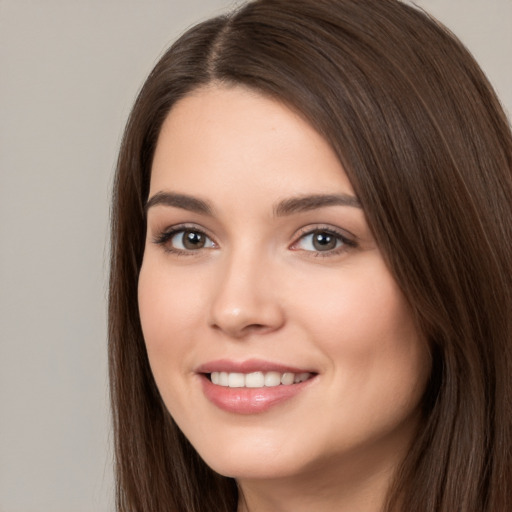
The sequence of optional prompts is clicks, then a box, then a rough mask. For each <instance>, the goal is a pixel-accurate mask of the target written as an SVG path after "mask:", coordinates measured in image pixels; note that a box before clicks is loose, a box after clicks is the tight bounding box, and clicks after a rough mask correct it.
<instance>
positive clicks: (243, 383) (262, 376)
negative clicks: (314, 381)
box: [206, 371, 315, 388]
mask: <svg viewBox="0 0 512 512" xmlns="http://www.w3.org/2000/svg"><path fill="white" fill-rule="evenodd" d="M206 376H207V378H208V379H209V380H210V382H212V384H215V385H216V386H222V387H226V388H275V387H277V386H291V385H293V384H300V383H301V382H305V381H307V380H309V379H311V378H312V377H314V376H315V374H314V373H310V372H302V373H292V372H283V373H280V372H274V371H270V372H251V373H238V372H211V373H208V374H206Z"/></svg>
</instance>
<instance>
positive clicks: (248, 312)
mask: <svg viewBox="0 0 512 512" xmlns="http://www.w3.org/2000/svg"><path fill="white" fill-rule="evenodd" d="M249 252H250V251H249ZM223 265H224V266H223V268H222V271H221V272H219V274H218V275H217V281H216V286H215V290H214V293H213V298H212V301H211V308H210V318H209V325H210V326H211V327H212V328H213V329H216V330H218V331H222V332H223V333H224V334H226V335H227V336H229V337H230V338H235V339H242V338H244V337H247V336H249V335H251V334H265V333H270V332H273V331H276V330H278V329H280V328H281V327H282V326H283V324H284V322H285V315H284V310H283V304H282V302H281V301H280V300H279V299H278V296H277V287H276V283H275V282H273V279H272V276H273V275H274V272H273V271H272V263H271V262H268V261H267V262H265V261H264V260H263V259H262V258H261V256H257V255H255V254H233V255H231V256H230V257H229V258H227V259H226V261H225V262H224V263H223Z"/></svg>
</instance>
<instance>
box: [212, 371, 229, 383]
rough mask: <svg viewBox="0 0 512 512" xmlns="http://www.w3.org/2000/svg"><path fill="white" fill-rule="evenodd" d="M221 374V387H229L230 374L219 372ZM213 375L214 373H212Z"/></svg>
mask: <svg viewBox="0 0 512 512" xmlns="http://www.w3.org/2000/svg"><path fill="white" fill-rule="evenodd" d="M217 373H219V385H220V386H228V385H229V377H228V372H217ZM212 375H213V373H212Z"/></svg>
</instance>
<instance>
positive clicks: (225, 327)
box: [139, 86, 430, 481]
mask: <svg viewBox="0 0 512 512" xmlns="http://www.w3.org/2000/svg"><path fill="white" fill-rule="evenodd" d="M147 219H148V230H147V240H146V247H145V253H144V261H143V264H142V269H141V273H140V280H139V306H140V316H141V321H142V328H143V332H144V338H145V342H146V346H147V351H148V355H149V360H150V364H151V368H152V371H153V374H154V377H155V380H156V383H157V385H158V388H159V390H160V393H161V396H162V398H163V400H164V402H165V404H166V406H167V408H168V409H169V411H170V413H171V415H172V416H173V418H174V419H175V421H176V422H177V424H178V425H179V427H180V428H181V430H182V431H183V432H184V434H185V435H186V436H187V438H188V439H189V440H190V442H191V443H192V445H193V446H194V447H195V448H196V449H197V451H198V452H199V454H200V455H201V456H202V457H203V458H204V460H205V461H206V462H207V464H209V465H210V466H211V467H212V468H213V469H214V470H216V471H218V472H219V473H221V474H224V475H228V476H233V477H236V478H238V479H240V480H241V481H243V479H247V480H249V479H269V478H270V479H272V478H285V477H287V478H289V477H294V476H304V475H307V474H308V473H311V474H312V473H313V472H315V473H316V474H318V472H322V471H324V470H327V468H329V470H330V471H338V470H340V468H343V467H345V468H350V470H351V471H355V470H357V468H358V469H362V470H364V468H366V467H368V468H371V470H372V471H376V472H378V471H382V470H383V469H385V468H389V467H390V465H394V464H396V461H397V459H398V457H400V456H401V455H403V453H404V451H405V450H406V449H407V446H408V444H409V443H410V441H411V438H412V436H413V434H414V431H415V428H416V426H417V421H418V416H419V413H418V410H419V402H420V398H421V396H422V393H423V391H424V388H425V385H426V380H427V379H428V375H429V371H430V362H429V357H428V351H427V349H426V346H425V343H424V342H423V340H422V339H420V337H419V335H418V333H417V331H416V329H415V325H414V323H413V320H412V317H411V312H410V310H409V307H408V304H407V302H406V301H405V299H404V297H403V295H402V293H401V292H400V290H399V288H398V286H397V284H396V282H395V281H394V279H393V277H392V276H391V274H390V273H389V270H388V268H387V267H386V265H385V263H384V261H383V258H382V255H381V253H380V251H379V248H378V247H377V246H376V244H375V241H374V239H373V236H372V233H371V232H370V230H369V228H368V225H367V223H366V220H365V215H364V212H363V210H362V209H361V207H360V205H359V202H358V200H357V198H356V197H355V196H354V191H353V189H352V186H351V184H350V182H349V180H348V178H347V176H346V174H345V172H344V170H343V168H342V166H341V164H340V162H339V161H338V159H337V158H336V155H335V154H334V152H333V151H332V149H331V147H330V146H329V145H328V144H327V142H326V141H325V140H324V139H323V138H322V137H321V136H320V135H319V134H318V133H317V132H316V131H315V130H314V129H313V128H312V127H311V126H310V125H309V124H308V123H307V122H305V121H304V120H303V119H302V118H301V117H300V116H298V115H296V114H295V113H294V112H292V111H291V110H289V109H288V108H287V107H285V106H284V105H283V104H281V103H279V102H276V101H274V100H272V99H269V98H266V97H264V96H262V95H260V94H258V93H256V92H253V91H251V90H248V89H244V88H242V87H230V88H227V87H213V86H212V87H209V88H204V89H201V90H199V91H196V92H195V93H194V94H191V95H189V96H188V97H186V98H184V99H182V100H181V101H180V102H178V103H177V104H176V105H175V106H174V108H173V109H172V111H171V112H170V114H169V115H168V117H167V119H166V121H165V123H164V125H163V128H162V131H161V133H160V136H159V140H158V144H157V148H156V153H155V157H154V161H153V167H152V175H151V185H150V194H149V201H148V205H147ZM212 381H213V382H212Z"/></svg>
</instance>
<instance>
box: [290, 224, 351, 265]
mask: <svg viewBox="0 0 512 512" xmlns="http://www.w3.org/2000/svg"><path fill="white" fill-rule="evenodd" d="M315 233H318V234H325V235H328V236H332V237H334V238H335V239H336V240H337V242H341V245H340V246H339V247H335V248H334V249H330V250H327V251H314V250H313V251H310V250H304V252H307V253H309V255H311V256H313V257H315V258H328V257H330V256H338V255H339V254H342V253H344V252H347V251H349V250H350V249H355V248H357V247H358V243H357V242H356V240H355V237H352V238H350V237H349V236H347V234H346V233H344V232H342V231H341V230H337V229H335V228H333V227H332V226H315V227H314V228H310V227H307V228H303V229H302V230H301V231H300V232H299V235H298V237H297V239H296V241H295V242H293V244H292V245H291V248H292V249H293V248H294V246H297V245H298V244H299V243H300V242H301V241H304V240H305V238H306V237H308V236H313V235H314V234H315ZM293 250H301V249H293Z"/></svg>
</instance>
